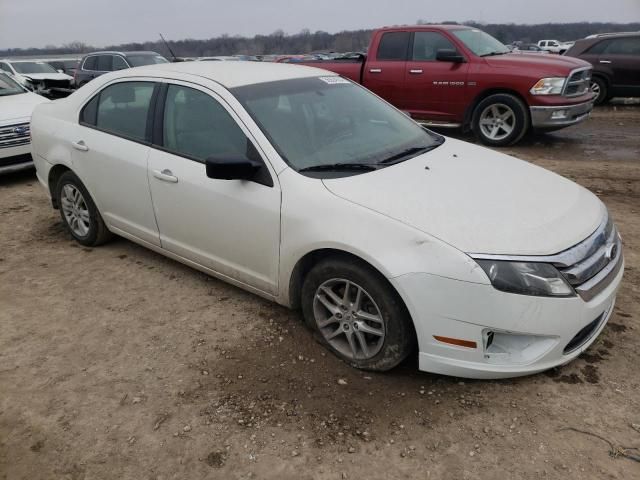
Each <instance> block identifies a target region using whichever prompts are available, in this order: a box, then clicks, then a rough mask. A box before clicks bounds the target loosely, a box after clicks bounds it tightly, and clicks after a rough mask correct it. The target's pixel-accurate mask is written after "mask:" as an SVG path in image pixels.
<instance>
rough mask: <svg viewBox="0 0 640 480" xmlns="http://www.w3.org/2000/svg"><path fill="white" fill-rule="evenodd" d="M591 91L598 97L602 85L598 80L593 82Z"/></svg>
mask: <svg viewBox="0 0 640 480" xmlns="http://www.w3.org/2000/svg"><path fill="white" fill-rule="evenodd" d="M591 91H592V92H593V93H595V94H596V95H597V96H598V97H599V96H600V85H598V83H597V82H591Z"/></svg>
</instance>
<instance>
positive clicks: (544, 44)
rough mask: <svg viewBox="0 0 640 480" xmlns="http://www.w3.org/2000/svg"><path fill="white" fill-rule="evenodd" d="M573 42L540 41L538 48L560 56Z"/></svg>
mask: <svg viewBox="0 0 640 480" xmlns="http://www.w3.org/2000/svg"><path fill="white" fill-rule="evenodd" d="M573 44H574V42H559V41H558V40H540V41H539V42H538V46H539V47H540V48H541V49H542V50H546V51H547V52H550V53H558V54H560V55H562V54H563V53H564V52H566V51H567V50H569V49H570V48H571V47H572V46H573Z"/></svg>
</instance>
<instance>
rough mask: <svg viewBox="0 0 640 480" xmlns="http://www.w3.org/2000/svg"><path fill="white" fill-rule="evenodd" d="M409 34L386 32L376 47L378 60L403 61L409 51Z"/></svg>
mask: <svg viewBox="0 0 640 480" xmlns="http://www.w3.org/2000/svg"><path fill="white" fill-rule="evenodd" d="M410 37H411V34H410V33H409V32H387V33H385V34H384V35H382V39H381V40H380V45H379V46H378V60H391V61H404V60H406V59H407V51H408V50H409V38H410Z"/></svg>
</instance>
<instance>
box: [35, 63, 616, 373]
mask: <svg viewBox="0 0 640 480" xmlns="http://www.w3.org/2000/svg"><path fill="white" fill-rule="evenodd" d="M32 135H33V156H34V158H35V162H36V166H37V172H38V177H39V179H40V182H41V183H42V185H44V187H45V188H46V189H47V190H48V192H49V193H50V195H51V198H52V200H53V205H54V207H56V208H59V209H60V212H61V217H62V221H63V222H64V224H65V225H66V227H67V228H68V230H69V231H70V233H71V235H72V236H73V237H75V239H76V240H77V241H78V242H80V243H81V244H83V245H98V244H101V243H103V242H105V241H106V240H108V239H109V237H110V236H111V235H112V234H117V235H120V236H122V237H125V238H128V239H130V240H132V241H134V242H136V243H139V244H141V245H144V246H146V247H148V248H150V249H152V250H155V251H156V252H159V253H161V254H163V255H166V256H168V257H170V258H173V259H175V260H178V261H180V262H183V263H185V264H187V265H191V266H192V267H194V268H197V269H199V270H202V271H204V272H206V273H208V274H211V275H213V276H216V277H218V278H221V279H223V280H225V281H228V282H230V283H232V284H234V285H238V286H240V287H242V288H244V289H247V290H249V291H251V292H254V293H256V294H258V295H261V296H263V297H265V298H268V299H270V300H273V301H275V302H278V303H279V304H282V305H286V306H289V307H292V308H298V307H301V309H302V312H303V315H304V319H305V321H306V323H307V324H308V326H309V327H310V328H311V329H313V330H314V331H316V332H317V333H318V337H319V338H321V339H322V340H323V341H324V343H325V345H326V346H327V348H329V349H330V350H331V351H332V352H334V353H335V354H336V355H338V356H339V357H340V358H342V359H344V360H345V361H347V362H349V363H350V364H352V365H354V366H356V367H358V368H363V369H369V370H388V369H390V368H392V367H394V366H396V365H398V364H399V363H400V362H401V361H402V360H403V359H405V358H406V357H407V356H408V355H410V354H411V353H412V352H413V351H415V350H414V349H415V348H416V347H417V351H418V352H419V353H418V354H419V366H420V369H422V370H425V371H430V372H437V373H443V374H448V375H456V376H461V377H473V378H498V377H509V376H517V375H525V374H530V373H535V372H539V371H542V370H545V369H548V368H551V367H554V366H557V365H561V364H564V363H566V362H568V361H570V360H572V359H573V358H575V357H577V356H578V355H579V354H580V353H581V352H582V351H584V350H585V349H586V348H587V347H588V346H589V345H590V344H591V343H592V342H593V341H594V340H595V338H596V337H597V335H598V334H599V333H600V332H601V331H602V329H603V328H604V326H605V324H606V322H607V320H608V319H609V316H610V315H611V312H612V310H613V305H614V301H615V296H616V291H617V289H618V286H619V284H620V281H621V278H622V274H623V257H622V249H621V243H620V238H619V236H618V233H617V231H616V228H615V226H614V224H613V223H612V220H611V218H610V217H609V215H608V213H607V209H606V208H605V206H604V205H603V204H602V202H601V201H600V200H599V199H598V198H597V197H596V196H595V195H593V194H592V193H590V192H589V191H587V190H586V189H584V188H582V187H580V186H578V185H576V184H575V183H573V182H571V181H569V180H567V179H565V178H562V177H560V176H558V175H555V174H553V173H551V172H548V171H546V170H544V169H542V168H539V167H536V166H534V165H531V164H529V163H527V162H523V161H520V160H516V159H514V158H512V157H509V156H506V155H502V154H499V153H496V152H494V151H491V150H488V149H485V148H481V147H477V146H474V145H470V144H468V143H465V142H461V141H457V140H453V139H450V138H446V137H443V136H441V135H437V134H435V133H433V132H430V131H428V130H425V129H423V128H421V127H420V126H418V125H417V124H416V123H414V122H413V121H412V120H411V119H409V118H408V117H407V116H405V115H404V114H403V113H402V112H400V111H399V110H396V109H395V108H393V107H392V106H390V105H389V104H387V103H386V102H384V101H383V100H381V99H380V98H378V97H376V96H375V95H373V94H372V93H370V92H369V91H367V90H366V89H364V88H363V87H361V86H359V85H356V84H354V83H352V82H350V81H348V80H346V79H344V78H342V77H339V76H336V75H335V74H333V73H329V72H326V71H324V70H319V69H315V68H309V67H300V66H294V65H282V64H260V63H253V62H189V63H183V64H166V65H156V66H152V67H140V68H134V69H130V70H122V71H118V72H113V73H110V74H107V75H104V76H101V77H99V78H98V79H96V80H94V81H92V82H90V83H89V84H88V85H86V86H85V87H83V88H81V89H80V90H78V91H77V92H76V93H74V94H72V95H71V96H69V97H68V98H66V99H63V100H60V101H57V102H54V103H51V104H45V105H42V106H39V107H38V108H37V109H36V111H35V113H34V116H33V121H32Z"/></svg>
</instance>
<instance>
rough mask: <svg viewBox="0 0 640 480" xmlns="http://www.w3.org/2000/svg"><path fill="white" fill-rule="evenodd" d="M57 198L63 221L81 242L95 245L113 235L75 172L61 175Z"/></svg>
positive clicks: (91, 245) (90, 245) (89, 245)
mask: <svg viewBox="0 0 640 480" xmlns="http://www.w3.org/2000/svg"><path fill="white" fill-rule="evenodd" d="M56 199H57V201H58V205H59V207H60V216H61V217H62V222H63V223H64V225H65V226H66V227H67V230H68V231H69V233H71V235H72V236H73V238H75V239H76V240H77V241H78V242H79V243H81V244H82V245H86V246H88V247H95V246H98V245H101V244H103V243H105V242H106V241H108V240H109V239H110V238H111V237H112V234H111V232H109V230H108V229H107V227H106V225H105V224H104V221H103V220H102V216H101V215H100V212H98V209H97V208H96V205H95V203H94V202H93V199H92V198H91V196H90V195H89V192H88V191H87V189H86V188H85V186H84V185H83V184H82V182H81V181H80V179H79V178H78V177H77V175H76V174H75V173H73V172H71V171H68V172H65V173H63V174H62V175H61V176H60V179H59V180H58V185H57V187H56Z"/></svg>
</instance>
